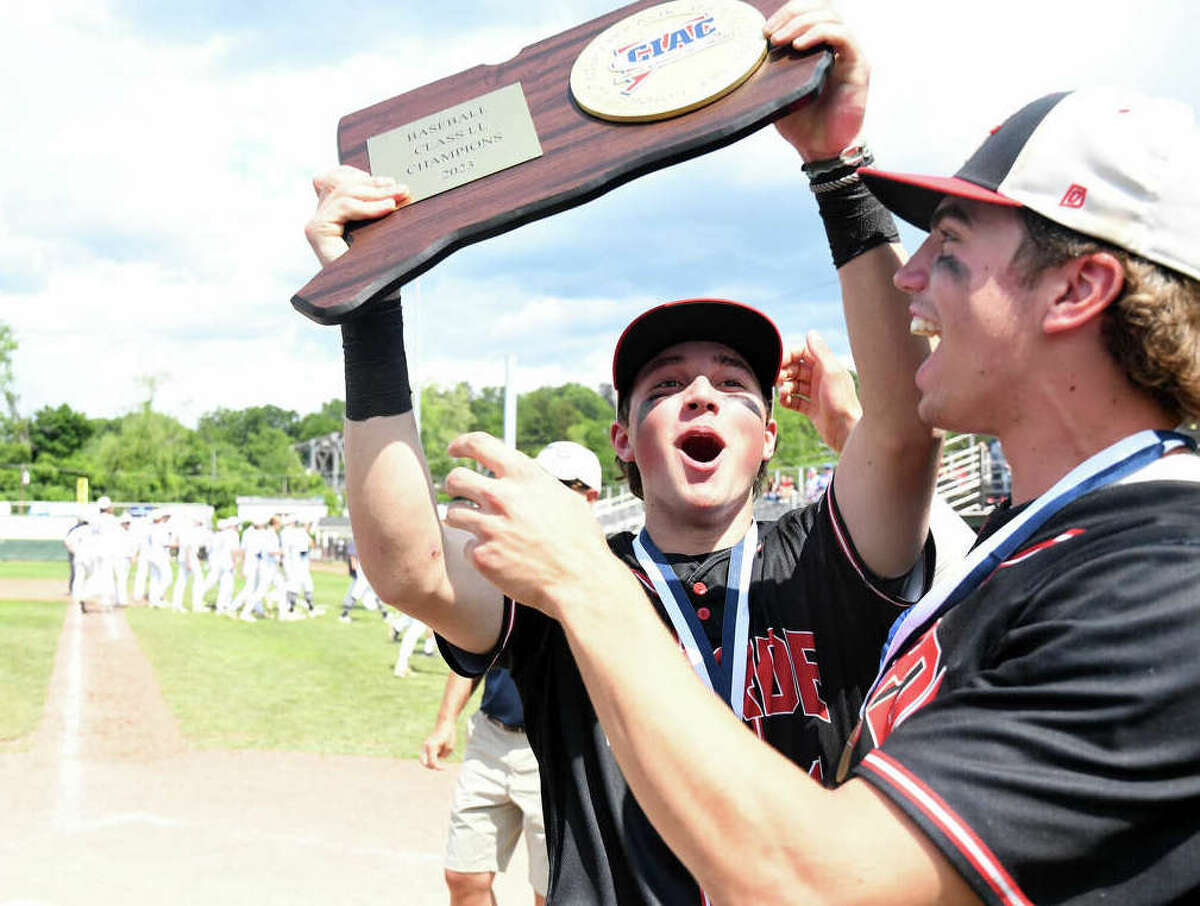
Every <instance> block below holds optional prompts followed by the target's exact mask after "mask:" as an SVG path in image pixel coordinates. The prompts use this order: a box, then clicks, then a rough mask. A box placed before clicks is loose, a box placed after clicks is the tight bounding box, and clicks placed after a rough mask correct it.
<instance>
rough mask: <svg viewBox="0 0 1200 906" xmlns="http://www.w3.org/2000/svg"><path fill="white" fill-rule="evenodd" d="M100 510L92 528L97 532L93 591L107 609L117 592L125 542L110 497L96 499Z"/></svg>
mask: <svg viewBox="0 0 1200 906" xmlns="http://www.w3.org/2000/svg"><path fill="white" fill-rule="evenodd" d="M96 507H97V508H98V509H99V510H100V512H99V514H97V516H96V518H95V520H94V521H93V522H92V528H93V530H94V531H95V533H96V544H95V560H96V562H95V564H94V571H95V575H94V578H93V582H94V587H93V591H94V593H95V595H96V597H97V598H99V600H100V603H101V604H102V605H103V606H104V607H105V608H106V609H107V608H109V607H111V606H112V604H113V601H114V599H115V598H116V592H117V559H118V558H119V557H120V552H121V547H122V544H123V539H122V532H121V524H120V523H119V522H118V521H117V517H116V516H115V515H114V514H113V503H112V500H110V499H109V498H108V497H101V498H100V499H99V500H97V501H96Z"/></svg>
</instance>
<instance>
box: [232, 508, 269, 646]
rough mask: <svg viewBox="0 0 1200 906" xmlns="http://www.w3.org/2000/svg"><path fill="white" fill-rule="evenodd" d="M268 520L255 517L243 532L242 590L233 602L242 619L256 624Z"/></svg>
mask: <svg viewBox="0 0 1200 906" xmlns="http://www.w3.org/2000/svg"><path fill="white" fill-rule="evenodd" d="M266 531H267V520H266V519H265V518H263V517H261V516H255V517H254V519H253V521H252V523H251V524H250V526H249V527H248V528H247V529H246V530H245V531H244V532H242V580H243V582H244V583H245V584H244V585H242V590H241V591H239V592H238V595H237V597H236V598H234V600H233V608H234V609H235V610H240V611H241V618H242V619H243V620H245V621H246V622H248V623H253V622H254V614H253V610H254V594H255V591H256V590H257V589H258V574H259V571H260V570H261V567H262V559H263V557H262V547H263V541H264V539H265V537H266Z"/></svg>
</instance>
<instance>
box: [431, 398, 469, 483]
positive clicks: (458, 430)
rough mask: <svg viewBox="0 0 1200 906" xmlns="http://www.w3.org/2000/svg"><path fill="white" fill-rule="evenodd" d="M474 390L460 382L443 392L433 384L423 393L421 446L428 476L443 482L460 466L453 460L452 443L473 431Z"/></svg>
mask: <svg viewBox="0 0 1200 906" xmlns="http://www.w3.org/2000/svg"><path fill="white" fill-rule="evenodd" d="M471 427H472V426H471V387H470V385H469V384H467V382H466V381H461V382H459V383H458V384H456V385H455V386H454V387H452V388H450V389H448V390H443V389H442V388H440V387H438V386H437V385H436V384H430V385H429V386H427V387H424V388H422V390H421V446H422V448H423V449H424V450H425V460H426V462H428V463H429V474H430V475H432V476H433V478H434V480H435V481H437V482H441V481H442V479H444V478H445V477H446V473H447V472H449V471H450V470H451V469H452V468H454V467H455V466H456V465H458V464H459V462H460V461H459V460H454V459H451V458H450V455H449V454H448V453H447V452H446V447H447V446H449V444H450V441H452V440H454V438H456V437H458V435H460V434H463V433H464V432H466V431H470V430H471Z"/></svg>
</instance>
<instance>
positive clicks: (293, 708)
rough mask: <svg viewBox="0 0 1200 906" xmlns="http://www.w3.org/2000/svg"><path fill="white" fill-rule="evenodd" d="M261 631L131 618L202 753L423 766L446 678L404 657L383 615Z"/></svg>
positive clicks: (164, 617) (163, 613)
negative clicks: (400, 666) (402, 761)
mask: <svg viewBox="0 0 1200 906" xmlns="http://www.w3.org/2000/svg"><path fill="white" fill-rule="evenodd" d="M337 615H338V610H337V609H336V608H332V607H331V608H330V610H329V612H328V613H326V614H325V615H324V616H323V617H318V618H316V619H311V620H304V621H298V622H294V623H280V622H277V621H275V620H263V621H260V622H258V623H254V624H246V623H242V622H241V621H240V620H230V619H227V618H225V617H218V616H216V615H214V614H178V613H174V612H172V611H169V610H150V609H146V608H133V609H130V610H129V611H128V612H127V616H128V619H129V623H130V625H131V626H132V627H133V629H134V631H135V632H136V633H137V635H138V639H139V640H140V641H141V643H142V647H143V649H144V650H145V652H146V654H147V655H148V656H149V658H150V661H151V663H152V664H153V665H154V671H155V674H156V675H157V676H158V681H159V685H160V687H161V688H162V691H163V695H164V696H165V698H166V700H167V703H168V705H169V706H170V708H171V711H172V712H173V713H174V714H175V717H176V719H177V720H178V721H179V724H180V727H181V728H182V730H183V733H184V735H185V736H186V737H187V739H188V741H189V742H190V743H191V744H192V745H194V746H197V747H200V748H222V749H239V748H253V749H284V750H290V751H307V752H321V753H325V754H346V755H350V754H353V755H386V756H391V757H399V758H414V757H416V756H417V754H418V753H419V752H420V748H421V743H422V741H423V740H424V739H425V736H426V735H427V734H428V732H429V730H430V729H431V728H432V727H433V720H434V717H435V716H436V714H437V708H438V704H439V702H440V701H441V695H442V687H443V685H444V684H445V680H446V674H447V668H446V665H445V663H444V662H443V661H442V659H441V657H440V656H437V655H434V656H433V657H425V656H424V655H422V654H420V650H419V649H420V646H418V653H417V654H415V655H413V658H412V662H411V666H412V670H413V672H412V674H411V675H410V676H408V677H407V678H405V679H397V678H396V677H394V676H393V675H392V667H393V665H394V663H395V659H396V653H397V650H398V646H397V645H395V644H393V643H392V642H391V641H390V640H389V639H390V636H389V634H388V631H387V629H386V626H385V624H384V623H383V621H382V620H381V619H380V618H379V617H378V615H376V614H374V613H369V612H364V611H362V610H356V611H354V613H353V616H354V622H352V623H349V624H344V623H340V622H339V621H338V619H337Z"/></svg>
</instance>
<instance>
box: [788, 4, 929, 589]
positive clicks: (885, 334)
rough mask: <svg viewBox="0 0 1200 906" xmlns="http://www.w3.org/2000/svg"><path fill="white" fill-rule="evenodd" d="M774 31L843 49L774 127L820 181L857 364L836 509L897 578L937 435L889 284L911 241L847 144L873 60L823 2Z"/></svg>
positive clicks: (915, 537) (899, 303)
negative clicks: (925, 418)
mask: <svg viewBox="0 0 1200 906" xmlns="http://www.w3.org/2000/svg"><path fill="white" fill-rule="evenodd" d="M767 34H768V36H769V37H770V40H771V42H772V43H773V44H776V45H784V44H791V45H793V46H794V47H796V48H797V49H799V50H807V49H809V48H812V47H815V46H817V45H819V44H827V45H829V46H830V47H832V48H833V49H834V51H835V53H836V55H837V56H836V62H835V64H834V67H833V69H832V70H831V72H830V76H829V79H828V81H827V83H826V85H825V88H824V89H823V91H822V94H821V97H820V98H819V99H818V100H817V101H816V102H814V103H813V104H810V105H808V106H807V107H804V108H802V109H801V110H799V111H797V112H796V113H793V114H791V115H789V116H787V117H785V118H784V119H782V120H780V121H779V123H778V129H779V132H780V134H782V135H783V137H784V138H785V139H787V140H788V141H789V142H790V143H791V144H792V146H793V147H795V148H796V150H797V151H798V152H799V153H800V156H801V157H802V158H804V160H805V162H806V169H807V170H808V171H809V172H810V178H811V179H812V180H813V183H814V187H815V189H819V190H820V191H817V199H818V204H819V207H820V210H821V216H822V219H823V221H824V223H825V228H826V233H827V234H828V236H829V240H830V247H831V250H832V252H833V256H834V263H835V264H836V265H837V270H838V280H839V281H840V283H841V289H842V304H843V307H844V309H845V314H846V329H847V332H848V333H849V336H850V348H851V350H852V352H853V354H854V361H855V364H856V366H857V368H858V377H859V393H860V396H861V399H862V419H861V421H860V422H859V423H858V426H857V427H856V428H855V430H854V431H853V433H852V434H851V435H850V437H849V438H848V439H847V441H846V444H845V447H844V449H843V451H842V456H841V459H840V461H839V463H838V469H837V474H836V475H835V477H834V490H835V493H836V496H837V501H838V506H839V508H840V510H841V513H842V517H843V519H844V520H845V523H846V527H847V528H848V529H849V531H850V535H851V537H852V538H853V539H854V545H855V548H856V549H857V550H858V553H859V555H860V556H861V557H862V558H863V561H864V562H865V563H866V564H867V566H869V567H870V568H871V569H872V570H873V571H874V572H876V573H878V574H879V575H882V576H895V575H900V574H902V573H904V572H907V571H908V570H909V569H910V568H911V567H912V565H913V563H914V562H915V561H916V559H917V556H918V554H919V553H920V550H921V546H922V544H923V543H924V541H925V536H926V532H927V527H928V519H929V516H928V513H929V503H930V499H931V497H932V495H933V488H934V483H935V480H936V477H937V456H938V451H939V449H940V440H939V438H938V437H937V436H936V435H935V433H934V432H933V431H932V429H930V428H929V427H928V426H927V425H924V424H923V423H922V422H921V421H920V420H919V419H918V418H917V388H916V384H915V383H914V374H915V373H916V370H917V366H918V365H920V363H921V361H922V360H923V359H924V357H925V356H926V355H927V354H928V352H929V344H928V341H927V340H925V339H923V338H921V337H915V336H913V335H912V334H910V333H909V329H908V326H909V321H910V318H909V315H908V298H907V297H906V296H905V295H904V294H903V293H901V292H900V291H899V290H897V289H896V288H895V286H893V285H892V276H893V274H895V272H896V271H897V270H898V269H899V267H900V265H901V264H902V263H903V260H904V259H903V249H902V248H901V247H900V245H899V243H898V242H897V241H896V238H897V234H896V232H895V227H894V226H893V225H892V222H891V218H890V216H889V215H887V214H886V212H885V211H884V210H883V208H882V206H880V205H879V204H878V202H875V200H874V199H873V198H872V197H871V196H870V193H869V192H868V191H867V189H866V187H865V186H864V185H863V184H862V183H861V182H858V180H857V179H856V178H855V177H854V176H853V174H854V172H855V169H856V165H857V164H858V163H861V159H860V157H859V155H858V154H857V153H856V152H854V151H852V150H851V151H848V149H853V148H854V147H855V146H856V143H858V142H860V132H861V130H862V122H863V115H864V112H865V110H866V103H867V89H868V85H869V82H870V67H869V65H868V63H867V61H866V59H865V58H864V56H863V54H862V52H861V49H860V48H859V47H858V45H857V43H856V42H855V40H854V38H853V36H852V35H851V34H850V32H849V30H848V29H847V27H846V25H845V23H843V22H842V21H841V19H840V18H839V17H838V16H837V14H836V13H834V12H833V11H832V10H831V9H830V8H829V7H827V6H824V5H822V4H814V3H801V2H792V3H788V4H787V5H786V6H784V7H783V8H782V9H780V10H779V11H778V12H777V13H775V15H773V16H771V17H770V19H768V20H767ZM843 152H847V153H846V154H845V155H844V160H845V163H843V162H842V161H839V160H838V158H839V155H843ZM833 180H840V181H841V182H842V183H843V185H842V186H840V187H837V188H834V187H832V186H831V181H833ZM822 183H824V184H823V185H822ZM785 364H786V363H785Z"/></svg>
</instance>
